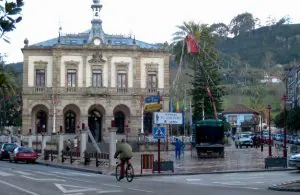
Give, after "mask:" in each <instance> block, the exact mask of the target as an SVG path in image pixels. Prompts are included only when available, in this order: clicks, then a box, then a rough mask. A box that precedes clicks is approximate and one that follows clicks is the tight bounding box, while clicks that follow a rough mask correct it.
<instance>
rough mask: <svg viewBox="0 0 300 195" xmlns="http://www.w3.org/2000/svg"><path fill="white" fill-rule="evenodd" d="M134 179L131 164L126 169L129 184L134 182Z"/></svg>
mask: <svg viewBox="0 0 300 195" xmlns="http://www.w3.org/2000/svg"><path fill="white" fill-rule="evenodd" d="M133 178H134V169H133V166H132V165H131V164H129V165H128V166H127V167H126V179H127V181H128V182H132V180H133Z"/></svg>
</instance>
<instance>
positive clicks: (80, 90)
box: [23, 87, 169, 96]
mask: <svg viewBox="0 0 300 195" xmlns="http://www.w3.org/2000/svg"><path fill="white" fill-rule="evenodd" d="M23 94H25V95H30V94H43V95H51V94H62V95H63V94H65V95H68V94H74V95H109V94H111V95H143V96H150V95H162V96H163V95H168V94H169V89H161V88H157V89H153V88H152V89H148V88H107V87H58V88H52V87H24V88H23Z"/></svg>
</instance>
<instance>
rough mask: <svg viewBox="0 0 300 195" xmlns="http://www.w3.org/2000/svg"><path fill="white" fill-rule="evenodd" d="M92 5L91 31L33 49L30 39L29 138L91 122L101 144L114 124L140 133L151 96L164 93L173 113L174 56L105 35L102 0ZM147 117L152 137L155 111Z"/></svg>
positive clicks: (26, 76)
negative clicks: (146, 100) (171, 66)
mask: <svg viewBox="0 0 300 195" xmlns="http://www.w3.org/2000/svg"><path fill="white" fill-rule="evenodd" d="M91 7H92V10H93V19H92V22H91V23H92V27H91V29H90V30H89V31H87V32H84V33H79V34H76V35H62V34H61V33H60V35H59V37H57V38H54V39H50V40H47V41H44V42H41V43H37V44H33V45H28V40H26V41H24V43H25V46H24V48H23V49H22V52H23V55H24V67H23V114H22V117H23V124H22V125H23V126H22V134H23V135H27V134H28V133H29V132H30V130H31V132H32V133H33V134H34V133H36V132H38V133H41V132H45V133H46V134H51V133H56V132H58V131H59V130H62V132H63V133H66V134H75V133H77V132H78V129H80V127H81V124H82V123H85V124H86V126H89V128H90V130H91V132H92V133H93V135H94V137H95V138H96V140H97V141H99V142H101V140H102V138H104V137H107V135H108V130H107V128H108V127H110V126H111V121H113V120H114V121H115V122H116V125H117V126H118V132H117V133H119V134H125V133H127V134H130V135H137V134H138V133H140V131H141V130H140V129H141V124H142V114H143V113H142V112H141V110H142V109H141V100H142V99H143V98H145V97H147V96H150V95H157V94H159V95H161V97H162V104H163V106H162V110H163V111H168V109H169V97H168V94H169V53H168V52H167V51H165V50H163V49H162V48H161V47H160V46H159V45H158V44H148V43H145V42H142V41H138V40H135V38H132V37H124V36H115V35H114V36H113V35H108V34H105V33H104V31H103V30H102V20H101V19H100V10H101V8H102V5H101V4H100V0H93V4H92V6H91ZM144 115H147V120H143V121H144V131H148V132H150V133H151V129H152V126H151V124H150V123H151V113H144ZM149 117H150V120H149ZM149 121H150V122H149Z"/></svg>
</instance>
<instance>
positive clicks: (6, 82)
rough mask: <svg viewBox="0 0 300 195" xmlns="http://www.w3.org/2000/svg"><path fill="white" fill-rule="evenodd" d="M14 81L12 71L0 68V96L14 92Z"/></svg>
mask: <svg viewBox="0 0 300 195" xmlns="http://www.w3.org/2000/svg"><path fill="white" fill-rule="evenodd" d="M15 89H16V81H15V76H14V74H13V73H11V72H9V71H6V70H5V69H3V68H1V69H0V97H2V98H1V99H4V98H7V97H8V96H12V95H15V94H16V91H15Z"/></svg>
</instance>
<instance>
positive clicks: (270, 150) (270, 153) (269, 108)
mask: <svg viewBox="0 0 300 195" xmlns="http://www.w3.org/2000/svg"><path fill="white" fill-rule="evenodd" d="M267 109H268V110H269V121H268V122H269V156H272V147H271V109H272V106H271V105H268V107H267Z"/></svg>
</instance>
